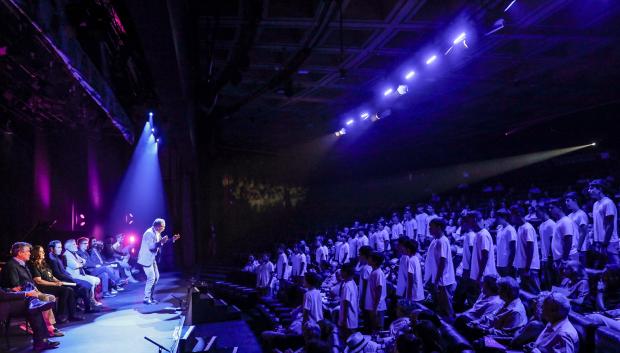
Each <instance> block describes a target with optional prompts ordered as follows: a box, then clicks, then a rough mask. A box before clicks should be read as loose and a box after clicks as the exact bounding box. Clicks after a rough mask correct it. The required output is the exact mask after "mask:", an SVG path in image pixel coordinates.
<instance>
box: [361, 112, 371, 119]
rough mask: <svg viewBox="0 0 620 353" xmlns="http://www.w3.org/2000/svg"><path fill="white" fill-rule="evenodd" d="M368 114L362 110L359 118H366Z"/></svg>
mask: <svg viewBox="0 0 620 353" xmlns="http://www.w3.org/2000/svg"><path fill="white" fill-rule="evenodd" d="M369 116H370V114H368V112H363V113H362V114H360V118H362V120H366V119H368V117H369Z"/></svg>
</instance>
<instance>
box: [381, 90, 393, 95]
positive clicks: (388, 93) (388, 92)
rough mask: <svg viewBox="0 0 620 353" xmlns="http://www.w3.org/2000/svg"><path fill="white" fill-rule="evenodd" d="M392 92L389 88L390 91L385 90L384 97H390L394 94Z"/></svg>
mask: <svg viewBox="0 0 620 353" xmlns="http://www.w3.org/2000/svg"><path fill="white" fill-rule="evenodd" d="M392 92H394V90H393V89H391V88H388V89H386V90H385V92H383V95H384V96H389V95H390V94H392Z"/></svg>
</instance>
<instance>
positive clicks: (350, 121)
mask: <svg viewBox="0 0 620 353" xmlns="http://www.w3.org/2000/svg"><path fill="white" fill-rule="evenodd" d="M354 122H355V120H353V119H349V120H347V125H353V123H354Z"/></svg>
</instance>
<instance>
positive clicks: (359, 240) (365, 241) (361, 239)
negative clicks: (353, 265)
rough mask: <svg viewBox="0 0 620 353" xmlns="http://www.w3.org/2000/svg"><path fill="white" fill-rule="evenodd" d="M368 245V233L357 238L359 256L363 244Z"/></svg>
mask: <svg viewBox="0 0 620 353" xmlns="http://www.w3.org/2000/svg"><path fill="white" fill-rule="evenodd" d="M367 245H368V237H367V236H366V235H362V236H361V237H358V238H357V256H360V248H361V247H362V246H367Z"/></svg>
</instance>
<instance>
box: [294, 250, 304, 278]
mask: <svg viewBox="0 0 620 353" xmlns="http://www.w3.org/2000/svg"><path fill="white" fill-rule="evenodd" d="M291 262H292V266H293V270H292V275H293V276H303V275H304V274H305V273H306V266H304V264H306V255H305V254H293V256H292V259H291ZM302 268H303V270H302Z"/></svg>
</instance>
